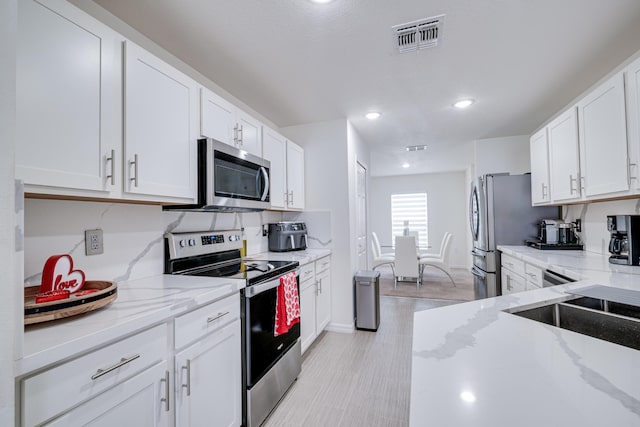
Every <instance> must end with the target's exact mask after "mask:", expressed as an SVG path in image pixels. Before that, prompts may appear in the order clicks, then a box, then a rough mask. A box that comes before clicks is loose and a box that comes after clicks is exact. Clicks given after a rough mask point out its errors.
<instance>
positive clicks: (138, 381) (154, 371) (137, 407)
mask: <svg viewBox="0 0 640 427" xmlns="http://www.w3.org/2000/svg"><path fill="white" fill-rule="evenodd" d="M168 369H169V364H168V363H167V362H166V361H164V362H162V363H159V364H157V365H155V366H153V367H151V368H149V369H147V370H146V371H144V372H142V373H140V374H138V375H136V376H135V377H133V378H130V379H129V380H127V381H123V382H122V383H120V384H118V385H116V386H115V387H114V388H111V389H109V390H108V391H106V392H104V393H102V394H100V395H98V396H96V397H94V398H93V399H91V400H89V401H88V402H86V403H84V404H82V405H80V406H78V407H77V408H75V409H73V410H71V411H69V412H67V413H66V414H64V415H62V416H61V417H59V418H56V419H55V420H54V421H52V422H50V423H47V424H45V425H47V426H52V427H53V426H60V427H69V426H93V427H100V426H104V427H113V426H136V427H164V426H169V425H171V422H170V420H171V417H170V414H171V412H170V405H172V404H173V402H171V401H169V400H167V399H169V398H170V397H171V396H170V393H171V384H170V373H169V370H168Z"/></svg>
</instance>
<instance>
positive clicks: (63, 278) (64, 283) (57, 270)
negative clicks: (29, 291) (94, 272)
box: [40, 254, 85, 293]
mask: <svg viewBox="0 0 640 427" xmlns="http://www.w3.org/2000/svg"><path fill="white" fill-rule="evenodd" d="M84 281H85V280H84V272H83V271H82V270H74V269H73V259H72V258H71V255H66V254H65V255H53V256H50V257H49V259H48V260H47V262H46V263H45V264H44V269H43V270H42V284H41V285H40V292H49V291H55V290H68V291H69V292H71V293H73V292H76V291H79V290H80V289H82V287H83V286H84Z"/></svg>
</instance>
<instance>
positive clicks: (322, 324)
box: [316, 270, 331, 335]
mask: <svg viewBox="0 0 640 427" xmlns="http://www.w3.org/2000/svg"><path fill="white" fill-rule="evenodd" d="M316 281H317V283H318V294H317V296H316V335H318V334H320V332H322V331H323V330H324V328H326V326H327V325H328V324H329V321H330V320H331V270H325V271H323V272H322V273H319V274H317V275H316Z"/></svg>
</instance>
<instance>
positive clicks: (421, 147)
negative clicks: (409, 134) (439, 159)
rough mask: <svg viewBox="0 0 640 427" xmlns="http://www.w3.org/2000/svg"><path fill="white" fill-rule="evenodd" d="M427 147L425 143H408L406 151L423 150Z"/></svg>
mask: <svg viewBox="0 0 640 427" xmlns="http://www.w3.org/2000/svg"><path fill="white" fill-rule="evenodd" d="M426 149H427V146H426V145H409V146H407V151H424V150H426Z"/></svg>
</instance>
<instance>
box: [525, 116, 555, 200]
mask: <svg viewBox="0 0 640 427" xmlns="http://www.w3.org/2000/svg"><path fill="white" fill-rule="evenodd" d="M529 148H530V151H531V203H532V204H534V205H539V204H545V203H549V202H550V201H551V196H550V193H549V143H548V140H547V128H546V127H545V128H542V129H541V130H540V131H538V132H537V133H535V134H534V135H533V136H531V139H530V143H529Z"/></svg>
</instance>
